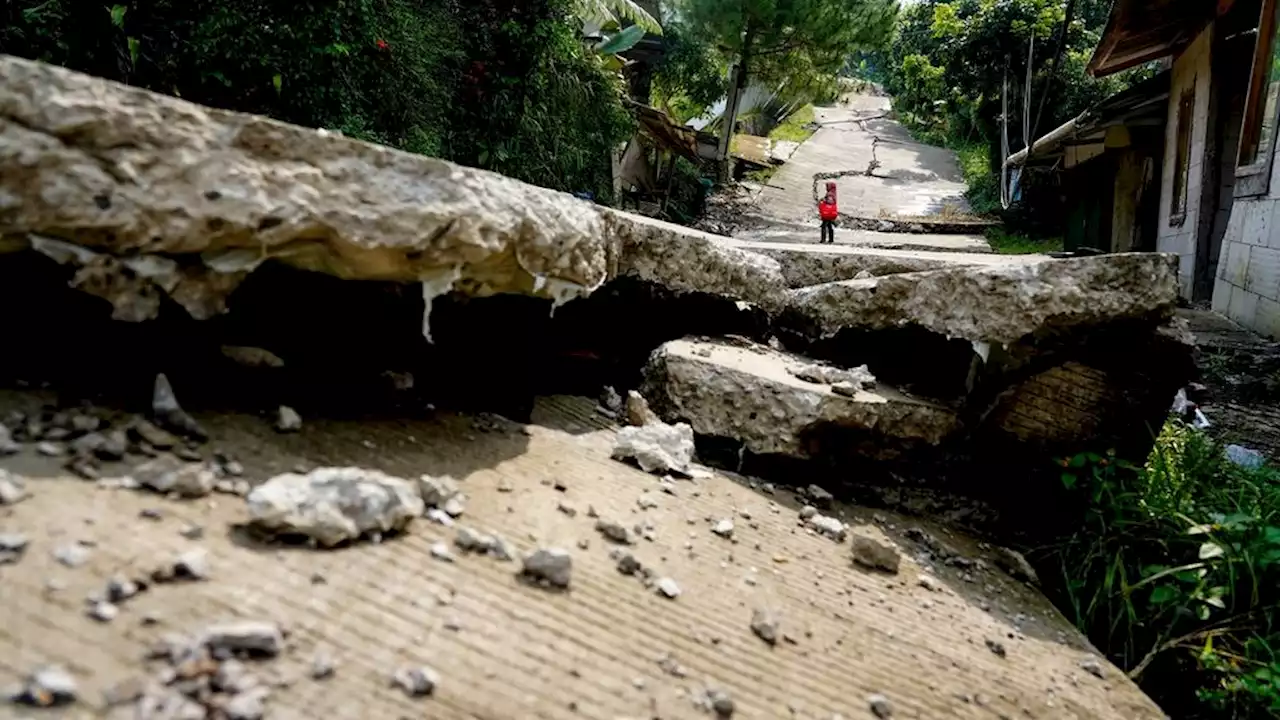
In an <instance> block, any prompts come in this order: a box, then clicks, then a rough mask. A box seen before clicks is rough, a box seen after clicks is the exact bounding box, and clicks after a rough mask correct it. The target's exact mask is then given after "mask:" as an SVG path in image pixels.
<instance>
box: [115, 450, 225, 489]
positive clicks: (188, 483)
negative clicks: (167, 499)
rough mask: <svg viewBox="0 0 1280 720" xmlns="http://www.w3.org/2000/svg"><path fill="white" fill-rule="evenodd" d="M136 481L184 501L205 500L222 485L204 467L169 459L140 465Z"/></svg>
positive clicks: (161, 458) (214, 475) (135, 473)
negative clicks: (203, 498) (189, 499)
mask: <svg viewBox="0 0 1280 720" xmlns="http://www.w3.org/2000/svg"><path fill="white" fill-rule="evenodd" d="M133 477H134V479H135V480H137V481H138V482H139V483H141V484H142V486H143V487H146V488H149V489H151V490H154V491H156V492H158V493H164V494H168V493H174V494H176V495H178V496H179V497H184V498H198V497H204V496H205V495H208V494H209V493H211V492H213V488H214V486H215V485H217V483H218V476H217V475H216V474H215V473H214V472H213V471H212V470H210V469H209V468H207V467H205V466H204V465H201V464H199V463H187V462H183V461H181V460H179V459H178V458H175V457H171V456H167V455H166V456H163V457H158V458H156V459H154V460H148V461H147V462H145V463H143V464H142V465H139V466H138V467H137V468H136V469H135V470H134V473H133Z"/></svg>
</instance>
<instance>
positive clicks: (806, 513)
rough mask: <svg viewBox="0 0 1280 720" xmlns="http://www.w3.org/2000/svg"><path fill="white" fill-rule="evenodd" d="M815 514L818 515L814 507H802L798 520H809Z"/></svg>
mask: <svg viewBox="0 0 1280 720" xmlns="http://www.w3.org/2000/svg"><path fill="white" fill-rule="evenodd" d="M817 514H818V508H816V507H814V506H812V505H805V506H804V507H802V508H800V519H801V520H808V519H809V518H811V517H813V516H814V515H817Z"/></svg>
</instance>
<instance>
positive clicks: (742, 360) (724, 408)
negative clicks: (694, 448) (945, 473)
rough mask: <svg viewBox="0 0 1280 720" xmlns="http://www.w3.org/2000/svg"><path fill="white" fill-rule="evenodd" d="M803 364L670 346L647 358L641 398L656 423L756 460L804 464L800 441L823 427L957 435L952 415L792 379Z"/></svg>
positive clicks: (789, 358) (887, 396) (747, 352)
mask: <svg viewBox="0 0 1280 720" xmlns="http://www.w3.org/2000/svg"><path fill="white" fill-rule="evenodd" d="M811 364H812V360H810V359H807V358H803V357H800V356H797V355H792V354H790V353H785V352H782V351H779V350H774V349H772V348H769V347H767V346H763V345H745V344H737V343H731V342H725V341H717V340H709V339H698V338H685V339H681V340H673V341H670V342H667V343H665V344H663V345H662V346H661V347H659V348H658V349H657V350H655V351H654V352H653V355H652V356H651V357H650V361H649V364H648V367H647V368H646V370H645V383H644V386H643V387H644V390H643V393H644V395H645V397H646V398H647V399H648V400H649V401H650V402H651V403H652V404H653V406H654V408H655V409H657V410H658V412H659V414H660V415H661V416H662V417H663V418H665V419H668V420H671V421H676V420H680V421H684V422H688V423H689V424H690V425H691V426H692V427H693V429H694V431H695V432H697V434H698V435H702V436H710V437H723V438H731V439H734V440H736V441H739V442H741V443H742V445H743V447H745V448H746V449H747V450H748V451H750V452H752V453H755V454H759V455H770V454H781V455H790V456H798V457H804V456H806V455H808V453H809V448H808V447H807V443H806V441H805V438H806V436H807V435H808V434H809V433H810V432H812V431H814V430H817V429H820V428H822V427H824V426H837V427H841V428H849V429H855V430H862V431H867V432H871V433H874V434H875V435H877V436H881V437H884V438H886V439H890V438H898V439H909V440H921V441H924V442H926V443H929V444H931V445H937V444H939V443H941V442H942V441H943V440H944V439H945V438H947V437H949V436H951V435H952V434H953V433H955V432H956V431H957V430H959V428H960V423H959V420H958V418H957V416H956V413H955V412H954V411H952V410H950V409H948V408H945V407H943V406H940V405H937V404H934V403H931V402H927V401H924V400H919V399H915V398H911V397H908V396H906V395H904V394H902V393H900V392H898V391H896V390H894V389H893V388H889V387H887V386H883V385H880V386H877V387H875V388H874V389H872V390H864V389H857V390H853V391H846V392H843V393H842V392H837V391H836V390H835V389H833V387H832V386H831V385H826V384H822V383H813V382H809V381H806V380H802V379H800V378H798V377H796V375H795V373H794V372H793V371H795V370H798V369H801V368H802V367H804V366H807V365H811Z"/></svg>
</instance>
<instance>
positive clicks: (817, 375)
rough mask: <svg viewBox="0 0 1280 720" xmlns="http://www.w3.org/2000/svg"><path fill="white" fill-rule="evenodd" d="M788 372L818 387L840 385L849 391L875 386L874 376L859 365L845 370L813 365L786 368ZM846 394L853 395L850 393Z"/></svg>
mask: <svg viewBox="0 0 1280 720" xmlns="http://www.w3.org/2000/svg"><path fill="white" fill-rule="evenodd" d="M788 371H789V372H790V373H791V374H792V375H795V376H796V377H798V378H800V379H801V380H804V381H805V382H811V383H815V384H819V385H842V386H844V387H845V388H846V389H849V390H863V389H866V388H873V387H875V385H876V376H875V375H872V374H871V371H870V370H868V369H867V366H866V365H859V366H858V367H856V368H852V369H849V370H845V369H843V368H837V367H831V366H830V365H821V364H818V363H814V364H811V365H802V366H800V367H792V368H788ZM848 394H853V393H852V392H850V393H848Z"/></svg>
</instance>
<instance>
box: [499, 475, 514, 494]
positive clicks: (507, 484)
mask: <svg viewBox="0 0 1280 720" xmlns="http://www.w3.org/2000/svg"><path fill="white" fill-rule="evenodd" d="M515 489H516V486H515V485H513V484H511V481H510V480H508V479H506V478H501V479H499V480H498V492H500V493H509V492H512V491H514V490H515Z"/></svg>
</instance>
